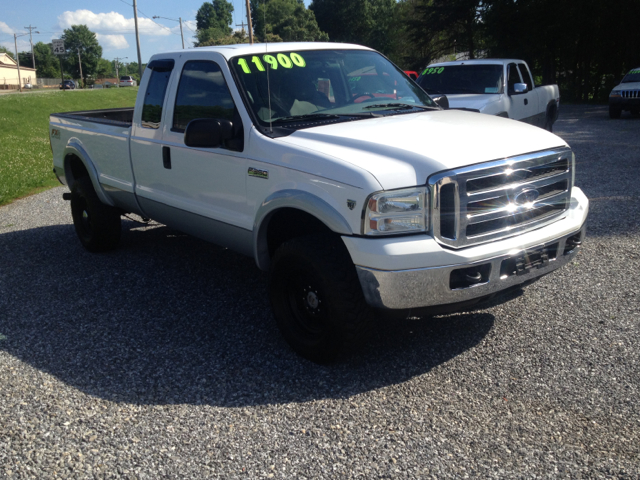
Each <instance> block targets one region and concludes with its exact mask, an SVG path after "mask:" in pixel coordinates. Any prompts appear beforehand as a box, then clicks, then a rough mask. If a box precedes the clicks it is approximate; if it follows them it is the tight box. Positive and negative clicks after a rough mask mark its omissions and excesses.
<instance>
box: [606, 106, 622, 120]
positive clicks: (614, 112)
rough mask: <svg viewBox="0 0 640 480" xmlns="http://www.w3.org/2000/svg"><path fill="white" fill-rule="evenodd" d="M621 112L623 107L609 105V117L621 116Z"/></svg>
mask: <svg viewBox="0 0 640 480" xmlns="http://www.w3.org/2000/svg"><path fill="white" fill-rule="evenodd" d="M621 113H622V109H621V108H620V107H616V106H615V105H609V118H620V114H621Z"/></svg>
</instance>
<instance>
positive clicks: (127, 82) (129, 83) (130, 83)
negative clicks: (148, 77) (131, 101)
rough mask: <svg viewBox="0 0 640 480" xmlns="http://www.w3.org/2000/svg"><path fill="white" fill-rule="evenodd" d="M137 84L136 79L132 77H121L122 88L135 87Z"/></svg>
mask: <svg viewBox="0 0 640 480" xmlns="http://www.w3.org/2000/svg"><path fill="white" fill-rule="evenodd" d="M136 85H138V84H137V82H136V81H135V79H134V78H133V77H132V76H130V75H125V76H123V77H120V86H121V87H135V86H136Z"/></svg>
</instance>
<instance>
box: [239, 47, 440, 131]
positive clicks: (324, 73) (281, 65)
mask: <svg viewBox="0 0 640 480" xmlns="http://www.w3.org/2000/svg"><path fill="white" fill-rule="evenodd" d="M230 65H231V68H233V69H234V70H235V73H236V77H237V78H238V79H239V84H240V85H239V86H240V88H241V89H243V90H244V92H245V94H246V98H247V100H248V102H249V104H250V108H251V109H252V110H253V112H254V113H255V117H256V118H257V119H258V121H259V122H260V123H261V124H262V125H263V126H266V125H268V124H269V123H272V124H273V125H281V126H282V125H285V124H286V125H287V126H291V127H295V125H292V124H295V123H296V122H303V121H304V122H310V121H313V120H319V121H323V120H326V121H340V120H341V119H345V118H346V119H349V120H354V119H357V117H362V118H366V117H370V116H373V115H377V114H381V115H392V114H399V113H412V112H417V111H420V110H422V109H425V108H427V109H438V108H439V107H438V106H437V105H436V104H435V102H434V101H433V100H431V98H429V96H428V95H427V94H426V93H425V92H424V91H423V90H422V89H420V88H419V87H418V86H417V85H416V84H415V83H413V82H412V81H411V80H409V79H408V78H407V77H406V76H405V75H404V74H403V73H402V71H401V70H399V69H398V68H397V67H396V66H395V65H393V64H392V63H391V62H389V61H388V60H387V59H385V58H384V57H383V56H382V55H380V54H378V53H376V52H371V51H363V50H310V51H300V52H274V53H265V54H256V55H246V56H241V57H235V58H232V59H231V60H230Z"/></svg>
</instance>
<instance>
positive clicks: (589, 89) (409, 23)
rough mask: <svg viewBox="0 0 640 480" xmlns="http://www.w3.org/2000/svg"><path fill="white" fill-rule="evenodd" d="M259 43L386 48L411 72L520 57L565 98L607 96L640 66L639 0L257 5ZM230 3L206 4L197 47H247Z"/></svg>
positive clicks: (275, 0)
mask: <svg viewBox="0 0 640 480" xmlns="http://www.w3.org/2000/svg"><path fill="white" fill-rule="evenodd" d="M250 3H251V19H252V24H253V34H254V36H255V38H256V40H257V41H259V42H264V41H268V42H281V41H285V42H289V41H332V42H347V43H356V44H361V45H366V46H369V47H371V48H374V49H376V50H379V51H380V52H382V53H383V54H385V55H386V56H387V57H389V58H390V59H391V60H392V61H394V62H395V63H396V64H397V65H398V66H400V67H401V68H402V69H405V70H417V71H420V70H422V69H424V68H425V67H426V66H427V65H428V64H429V63H431V62H433V61H435V60H441V59H455V58H456V54H457V55H460V54H464V55H465V56H466V57H467V58H491V57H494V58H495V57H508V58H521V59H524V60H526V61H527V62H528V63H529V66H530V67H531V68H532V70H533V73H534V76H535V77H536V78H535V79H536V81H537V82H538V83H541V84H550V83H557V84H559V86H560V91H561V94H562V98H563V100H569V101H582V102H584V101H593V100H595V101H597V100H605V99H606V98H607V96H608V94H609V91H610V90H611V88H612V87H613V86H614V85H616V84H617V83H618V82H619V80H620V78H621V77H622V76H623V75H624V73H625V72H626V71H628V70H630V69H631V68H634V67H637V66H639V65H640V55H639V54H638V52H640V35H639V34H638V27H637V25H636V23H637V18H640V1H639V0H617V1H616V2H615V3H613V4H610V3H607V2H602V1H601V0H580V1H578V0H563V1H561V2H558V1H554V0H398V1H396V0H313V1H312V2H311V4H310V5H309V8H306V7H305V5H304V3H303V1H302V0H251V2H250ZM232 13H233V5H232V4H231V3H230V2H228V1H227V0H212V1H210V2H205V3H204V4H203V5H202V7H200V9H199V10H198V13H197V16H196V22H197V31H196V38H195V44H196V46H207V45H224V44H232V43H244V42H248V41H249V40H248V35H247V34H246V32H245V31H238V30H234V29H233V28H232V27H231V26H230V24H231V21H232Z"/></svg>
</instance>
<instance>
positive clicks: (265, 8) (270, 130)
mask: <svg viewBox="0 0 640 480" xmlns="http://www.w3.org/2000/svg"><path fill="white" fill-rule="evenodd" d="M267 3H268V2H267V1H266V0H265V2H264V4H263V5H264V10H263V12H262V13H263V14H264V15H263V19H264V53H269V39H268V38H267ZM266 63H267V95H268V97H269V133H271V134H273V123H272V114H271V84H270V83H269V70H270V68H269V65H270V64H269V62H266Z"/></svg>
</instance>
